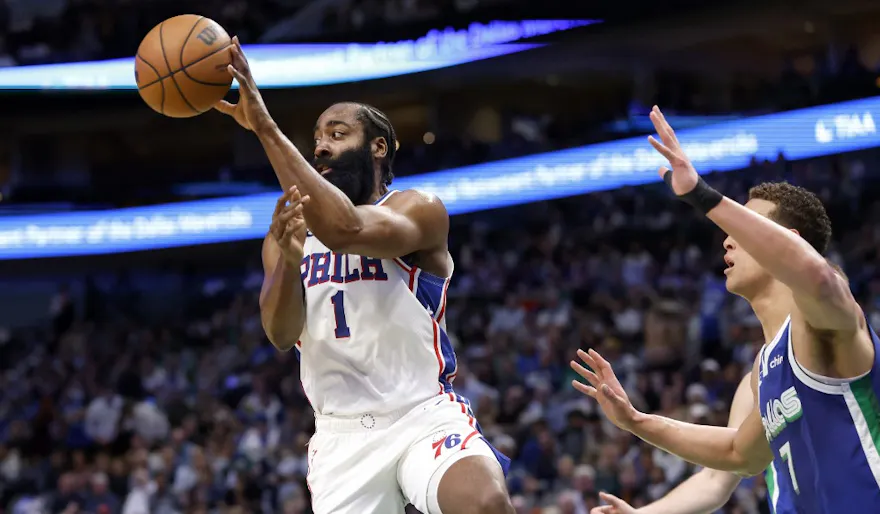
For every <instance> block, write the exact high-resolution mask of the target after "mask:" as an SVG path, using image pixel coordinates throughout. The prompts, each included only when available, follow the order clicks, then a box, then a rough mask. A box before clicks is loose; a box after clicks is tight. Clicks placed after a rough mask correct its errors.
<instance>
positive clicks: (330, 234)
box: [315, 220, 364, 253]
mask: <svg viewBox="0 0 880 514" xmlns="http://www.w3.org/2000/svg"><path fill="white" fill-rule="evenodd" d="M363 230H364V226H363V225H362V224H360V222H359V220H358V222H355V223H340V224H339V225H337V226H335V227H333V228H332V229H330V230H325V231H323V232H322V233H320V234H319V233H316V234H315V235H316V236H318V239H320V240H321V242H322V243H324V245H325V246H327V248H329V249H330V251H332V252H337V253H347V250H348V249H349V248H351V246H352V243H353V242H355V241H357V238H358V236H359V235H360V234H361V232H363Z"/></svg>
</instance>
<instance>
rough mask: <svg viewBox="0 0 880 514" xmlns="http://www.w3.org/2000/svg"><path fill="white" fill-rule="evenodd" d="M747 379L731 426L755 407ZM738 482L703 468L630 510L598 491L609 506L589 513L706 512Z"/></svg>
mask: <svg viewBox="0 0 880 514" xmlns="http://www.w3.org/2000/svg"><path fill="white" fill-rule="evenodd" d="M750 380H751V374H749V375H746V376H745V377H744V378H743V379H742V381H740V383H739V387H738V388H737V389H736V394H734V395H733V402H732V403H731V406H730V416H729V417H728V419H727V426H728V427H730V428H737V427H739V426H740V425H741V424H742V423H743V421H745V419H746V417H748V415H749V412H751V411H752V410H753V409H754V407H755V400H754V395H753V393H752V388H751V383H750ZM739 482H740V477H739V476H737V475H735V474H733V473H730V472H728V471H719V470H717V469H709V468H703V469H702V470H700V471H698V472H697V473H695V474H694V475H693V476H692V477H690V478H688V479H687V480H685V481H684V482H682V483H681V484H680V485H679V486H678V487H676V488H675V489H673V490H672V491H670V492H669V493H668V494H667V495H666V496H664V497H663V498H660V499H659V500H657V501H655V502H654V503H651V504H650V505H646V506H644V507H642V508H640V509H633V508H632V507H631V506H630V505H629V504H627V503H626V502H625V501H623V500H621V499H620V498H618V497H616V496H614V495H610V494H607V493H601V497H602V499H603V500H605V502H606V503H607V504H608V505H604V506H602V507H596V508H595V509H593V510H592V511H591V512H590V514H709V513H712V512H715V511H716V510H718V509H720V508H721V507H722V506H724V504H725V503H727V501H728V500H730V496H731V495H732V494H733V491H735V490H736V486H737V485H739Z"/></svg>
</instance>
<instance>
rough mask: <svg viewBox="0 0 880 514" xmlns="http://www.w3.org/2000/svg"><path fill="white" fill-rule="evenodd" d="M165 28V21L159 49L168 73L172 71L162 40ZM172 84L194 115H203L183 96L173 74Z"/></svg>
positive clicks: (162, 25)
mask: <svg viewBox="0 0 880 514" xmlns="http://www.w3.org/2000/svg"><path fill="white" fill-rule="evenodd" d="M164 26H165V22H164V21H163V22H162V23H161V24H160V25H159V47H160V48H161V49H162V58H164V59H165V66H168V71H171V63H170V62H168V55H167V54H166V53H165V41H164V40H163V38H162V27H164ZM185 43H186V42H184V44H185ZM180 64H181V65H182V64H183V63H180ZM171 82H173V83H174V87H175V88H177V92H178V93H180V98H182V99H183V103H185V104H186V106H187V107H189V108H190V109H192V111H193V112H194V113H196V114H201V112H202V111H200V110H198V109H196V108H195V107H193V106H192V104H191V103H189V100H187V99H186V96H184V94H183V90H181V89H180V85H178V84H177V81H176V80H174V74H173V73H172V74H171Z"/></svg>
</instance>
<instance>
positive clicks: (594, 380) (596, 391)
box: [571, 350, 640, 431]
mask: <svg viewBox="0 0 880 514" xmlns="http://www.w3.org/2000/svg"><path fill="white" fill-rule="evenodd" d="M577 354H578V357H580V359H581V360H582V361H584V363H586V364H587V366H589V367H590V368H592V369H593V371H590V370H588V369H587V368H585V367H583V366H582V365H580V364H579V363H577V362H575V361H571V369H573V370H574V371H575V372H576V373H577V374H578V375H580V376H582V377H583V378H584V379H585V380H586V381H587V382H588V383H589V384H590V385H586V384H583V383H581V382H578V381H577V380H572V381H571V385H572V386H574V388H575V389H577V390H578V391H580V392H581V393H584V394H585V395H587V396H589V397H591V398H595V399H596V401H598V402H599V406H600V407H602V411H603V412H605V415H606V416H608V419H610V420H611V422H612V423H614V424H615V425H617V426H618V427H620V428H622V429H624V430H627V431H629V430H630V428H631V427H632V426H633V424H634V423H635V421H636V419H637V418H638V416H639V414H640V412H639V411H637V410H636V408H635V407H633V405H632V403H631V402H630V401H629V397H628V396H627V395H626V391H624V390H623V386H621V385H620V382H619V381H618V380H617V376H616V375H615V374H614V370H612V369H611V364H609V363H608V361H606V360H605V359H603V358H602V356H601V355H599V353H598V352H596V351H595V350H590V351H589V353H588V352H585V351H583V350H578V351H577Z"/></svg>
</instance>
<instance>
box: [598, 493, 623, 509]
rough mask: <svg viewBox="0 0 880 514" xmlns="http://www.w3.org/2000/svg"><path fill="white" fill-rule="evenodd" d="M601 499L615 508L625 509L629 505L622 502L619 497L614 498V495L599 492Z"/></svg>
mask: <svg viewBox="0 0 880 514" xmlns="http://www.w3.org/2000/svg"><path fill="white" fill-rule="evenodd" d="M599 498H601V499H602V501H604V502H605V503H607V504H608V505H613V506H615V507H623V506H625V505H628V504H627V503H626V502H625V501H623V500H621V499H620V498H618V497H617V496H614V495H613V494H608V493H606V492H605V491H601V492H599Z"/></svg>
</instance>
